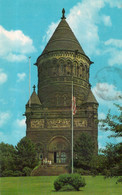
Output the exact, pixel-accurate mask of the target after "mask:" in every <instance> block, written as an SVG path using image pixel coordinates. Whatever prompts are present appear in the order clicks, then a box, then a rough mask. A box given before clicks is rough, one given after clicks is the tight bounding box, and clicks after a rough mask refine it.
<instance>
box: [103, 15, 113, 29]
mask: <svg viewBox="0 0 122 195" xmlns="http://www.w3.org/2000/svg"><path fill="white" fill-rule="evenodd" d="M102 20H103V23H104V25H105V26H111V25H112V22H111V18H110V16H106V15H103V16H102Z"/></svg>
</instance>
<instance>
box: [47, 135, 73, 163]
mask: <svg viewBox="0 0 122 195" xmlns="http://www.w3.org/2000/svg"><path fill="white" fill-rule="evenodd" d="M69 148H70V146H69V143H68V141H67V140H66V139H65V138H64V137H55V138H53V139H52V140H51V142H50V144H49V152H48V159H49V160H51V161H52V163H56V164H66V163H68V156H69Z"/></svg>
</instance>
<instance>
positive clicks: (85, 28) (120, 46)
mask: <svg viewBox="0 0 122 195" xmlns="http://www.w3.org/2000/svg"><path fill="white" fill-rule="evenodd" d="M0 4H1V6H0V141H4V142H5V143H9V144H14V145H15V144H17V142H18V141H19V140H20V139H21V138H22V137H23V136H25V132H26V127H25V118H24V117H23V116H22V115H23V113H24V112H25V104H26V103H27V101H28V98H29V89H28V88H29V79H28V77H29V76H28V72H29V61H28V57H29V56H31V86H33V85H34V84H35V85H37V68H36V66H33V64H34V63H35V62H36V59H37V57H38V56H39V55H40V54H41V52H42V51H43V49H44V47H45V46H46V43H47V41H48V40H49V38H50V36H51V35H52V33H53V32H54V30H55V28H56V26H57V24H58V22H59V21H60V18H61V15H62V14H61V11H62V8H65V10H66V18H67V22H68V23H69V25H70V27H71V28H72V30H73V32H74V34H75V35H76V37H77V39H78V40H79V42H80V44H81V45H82V48H83V49H84V51H85V53H86V54H87V55H88V56H89V57H90V59H91V61H93V62H94V64H93V65H92V66H91V69H90V83H91V84H92V91H93V93H94V95H95V97H96V99H97V100H98V102H99V118H104V117H105V115H106V113H107V111H108V109H109V108H111V110H112V113H113V112H116V110H115V108H114V106H113V103H119V104H121V103H122V102H121V100H120V96H121V95H122V87H121V86H122V85H121V78H122V66H121V65H122V25H121V24H122V1H121V0H116V1H115V0H82V1H81V0H73V1H71V0H62V1H59V0H34V1H33V0H14V1H10V0H0ZM31 92H32V90H31ZM109 134H110V132H107V133H105V132H102V131H101V130H100V129H99V137H98V141H99V148H101V147H104V146H105V145H106V142H108V141H110V140H109V139H108V138H107V135H109ZM111 141H112V142H114V143H117V142H118V141H120V139H115V138H114V139H111Z"/></svg>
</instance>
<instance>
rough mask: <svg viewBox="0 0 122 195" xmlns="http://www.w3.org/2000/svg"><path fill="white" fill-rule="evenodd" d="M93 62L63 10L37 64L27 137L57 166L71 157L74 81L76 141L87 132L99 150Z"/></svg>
mask: <svg viewBox="0 0 122 195" xmlns="http://www.w3.org/2000/svg"><path fill="white" fill-rule="evenodd" d="M92 63H93V62H91V60H90V59H89V57H88V56H87V55H86V54H85V52H84V51H83V49H82V47H81V45H80V44H79V42H78V40H77V39H76V37H75V35H74V33H73V32H72V30H71V28H70V27H69V25H68V23H67V21H66V18H65V10H64V9H63V11H62V18H61V21H60V23H59V25H58V26H57V28H56V30H55V32H54V33H53V35H52V37H51V38H50V40H49V42H48V43H47V45H46V47H45V49H44V51H43V52H42V54H41V55H40V56H39V57H38V58H37V61H36V63H35V65H36V66H37V69H38V87H37V93H36V92H35V86H34V90H33V93H32V95H31V97H30V100H29V101H28V103H27V104H26V111H25V116H26V136H27V137H28V138H30V139H31V140H32V141H33V142H34V143H36V145H37V152H38V157H39V158H47V159H49V160H51V161H52V164H57V165H58V164H60V165H61V164H62V165H63V164H68V162H69V161H70V160H71V140H72V128H71V124H72V112H71V101H72V81H73V89H74V94H73V95H74V96H75V97H76V110H77V111H76V114H75V115H74V124H73V126H74V142H75V140H76V139H77V138H78V136H79V135H80V134H81V133H82V132H86V133H88V134H90V135H91V136H92V138H93V140H94V141H95V143H96V150H97V137H98V125H97V115H98V114H97V108H98V103H97V101H96V99H95V97H94V95H93V93H92V91H91V85H90V83H89V69H90V65H91V64H92Z"/></svg>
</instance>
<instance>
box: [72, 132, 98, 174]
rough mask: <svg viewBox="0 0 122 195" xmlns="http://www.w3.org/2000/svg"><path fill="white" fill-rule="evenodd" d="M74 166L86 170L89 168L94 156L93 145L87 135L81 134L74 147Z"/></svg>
mask: <svg viewBox="0 0 122 195" xmlns="http://www.w3.org/2000/svg"><path fill="white" fill-rule="evenodd" d="M74 153H75V154H74V156H75V158H74V166H75V167H76V168H82V169H85V170H88V169H90V168H91V161H92V158H93V155H94V154H95V143H94V141H93V139H92V137H91V136H90V135H89V134H87V133H82V134H81V135H80V136H79V138H78V139H77V140H76V142H75V145H74Z"/></svg>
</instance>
